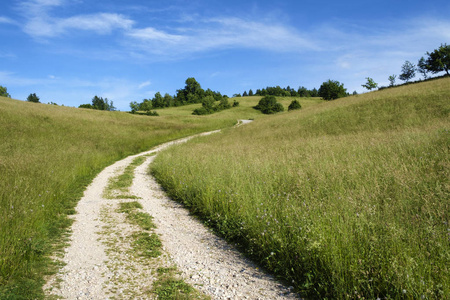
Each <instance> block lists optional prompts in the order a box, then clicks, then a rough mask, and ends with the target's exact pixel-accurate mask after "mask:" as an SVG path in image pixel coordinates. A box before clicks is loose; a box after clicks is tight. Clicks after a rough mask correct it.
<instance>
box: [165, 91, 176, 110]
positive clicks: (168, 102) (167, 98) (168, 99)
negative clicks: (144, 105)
mask: <svg viewBox="0 0 450 300" xmlns="http://www.w3.org/2000/svg"><path fill="white" fill-rule="evenodd" d="M163 100H164V105H165V106H166V107H172V106H174V101H173V97H172V96H170V95H169V94H168V93H165V94H164V98H163Z"/></svg>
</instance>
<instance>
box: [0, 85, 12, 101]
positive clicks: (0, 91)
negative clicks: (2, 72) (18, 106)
mask: <svg viewBox="0 0 450 300" xmlns="http://www.w3.org/2000/svg"><path fill="white" fill-rule="evenodd" d="M0 96H2V97H7V98H11V95H10V94H8V91H7V88H6V87H4V86H1V85H0Z"/></svg>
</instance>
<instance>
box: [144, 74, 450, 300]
mask: <svg viewBox="0 0 450 300" xmlns="http://www.w3.org/2000/svg"><path fill="white" fill-rule="evenodd" d="M449 113H450V78H443V79H439V80H434V81H427V82H422V83H418V84H414V85H408V86H402V87H397V88H391V89H386V90H382V91H377V92H372V93H367V94H363V95H358V96H352V97H348V98H343V99H339V100H336V101H332V102H327V103H322V104H319V105H316V106H313V107H309V108H305V109H302V110H300V111H295V112H289V113H282V114H278V115H275V116H272V117H269V118H264V119H258V120H255V122H253V123H252V124H249V125H247V126H244V127H241V128H238V129H237V130H233V132H229V133H226V132H225V133H224V134H221V135H218V136H211V137H208V138H205V139H203V140H201V141H199V140H198V141H193V142H190V143H189V144H186V145H182V146H177V147H176V148H172V149H170V150H168V151H167V152H165V153H163V154H162V155H160V156H158V158H157V159H156V161H155V164H154V165H153V169H152V172H153V173H154V175H155V176H156V177H157V178H158V180H159V181H160V182H161V183H162V185H163V186H164V187H165V188H166V189H167V190H168V191H169V192H170V194H171V195H172V196H173V197H174V198H177V199H179V200H180V201H182V202H183V203H185V204H186V205H187V206H189V207H191V209H192V210H193V211H194V212H196V213H198V214H199V215H200V216H201V217H202V218H203V219H204V220H205V221H206V222H207V223H209V224H210V225H211V226H213V227H214V228H215V229H216V230H217V232H219V233H220V234H222V235H224V236H225V237H227V238H229V239H230V240H233V241H235V242H238V243H239V244H240V245H241V246H242V248H243V249H244V250H245V251H246V252H247V253H248V254H249V255H250V256H252V257H254V258H255V259H256V260H258V261H259V262H260V263H261V264H263V265H264V266H265V267H266V268H268V269H270V270H272V271H273V272H275V273H276V274H278V275H279V276H280V277H282V278H284V279H286V280H288V281H289V282H292V284H293V285H295V287H296V288H298V289H299V290H301V291H302V292H303V293H304V294H305V295H308V296H310V297H313V298H316V297H317V298H325V297H327V298H333V299H335V298H360V297H361V298H369V299H376V298H382V299H383V298H387V299H403V298H408V299H413V298H414V299H415V298H420V297H424V298H425V299H442V298H448V297H450V286H449V282H450V277H449V274H450V272H449V271H450V270H449V266H450V246H449V240H448V232H449V230H450V227H449V225H448V224H449V219H450V215H449V212H450V184H449V178H450V174H449V167H450V156H449V147H450V118H449Z"/></svg>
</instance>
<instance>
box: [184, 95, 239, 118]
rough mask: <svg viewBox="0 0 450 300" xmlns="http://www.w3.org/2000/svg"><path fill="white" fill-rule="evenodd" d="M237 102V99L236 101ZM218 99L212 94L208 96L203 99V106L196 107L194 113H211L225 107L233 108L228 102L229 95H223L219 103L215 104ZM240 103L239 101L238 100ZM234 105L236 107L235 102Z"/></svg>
mask: <svg viewBox="0 0 450 300" xmlns="http://www.w3.org/2000/svg"><path fill="white" fill-rule="evenodd" d="M235 102H236V101H235ZM215 103H216V100H215V99H214V97H212V96H206V97H205V98H203V100H202V107H200V108H197V109H194V111H193V112H192V114H193V115H209V114H212V113H215V112H218V111H221V110H224V109H229V108H231V105H230V103H229V102H228V97H223V98H222V99H220V102H219V103H218V104H215ZM238 103H239V102H238ZM233 107H235V105H234V103H233Z"/></svg>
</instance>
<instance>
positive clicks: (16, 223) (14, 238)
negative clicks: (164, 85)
mask: <svg viewBox="0 0 450 300" xmlns="http://www.w3.org/2000/svg"><path fill="white" fill-rule="evenodd" d="M240 109H241V112H240V113H238V114H236V115H242V117H246V116H245V115H246V114H249V116H250V117H251V116H253V115H254V114H255V112H254V110H252V109H250V108H248V109H247V110H245V109H244V110H243V111H242V108H240ZM167 112H168V111H167ZM161 114H162V115H163V116H161V117H148V116H138V115H131V114H128V113H124V112H104V111H95V110H86V109H76V108H70V107H61V106H53V105H45V104H36V103H29V102H23V101H17V100H12V99H9V98H3V97H0V140H1V143H0V299H4V298H7V297H9V298H12V299H16V298H14V297H17V299H21V298H20V297H24V298H27V299H34V298H37V297H41V296H42V293H41V291H40V289H41V285H42V283H43V276H44V275H45V274H46V273H47V272H48V271H49V269H50V265H49V264H50V261H49V260H48V259H46V257H47V256H48V255H49V254H52V253H54V251H55V249H54V246H53V245H54V244H57V245H60V239H61V238H62V236H63V233H64V232H65V230H66V229H67V228H68V226H69V225H70V221H69V219H68V218H67V214H71V213H73V212H74V207H75V205H76V203H77V201H78V200H79V199H80V197H81V195H82V192H83V190H84V188H85V187H86V185H87V184H89V183H90V182H91V180H92V179H93V178H94V177H95V175H96V174H97V173H98V172H100V171H101V170H102V169H103V168H104V167H106V166H108V165H110V164H112V163H113V162H114V161H116V160H118V159H121V158H123V157H126V156H128V155H130V154H134V153H138V152H141V151H144V150H149V149H150V148H152V147H154V146H156V145H158V144H161V143H163V142H166V141H169V140H173V139H176V138H180V137H184V136H188V135H192V134H195V133H199V132H203V131H208V130H213V129H218V128H224V127H231V126H233V125H234V124H235V123H236V118H235V117H236V115H235V114H234V113H233V112H232V110H230V112H229V113H228V114H227V115H211V116H206V117H195V116H191V114H190V113H187V112H183V111H178V110H174V111H173V112H171V113H168V114H167V115H164V113H161ZM8 295H9V296H8Z"/></svg>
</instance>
